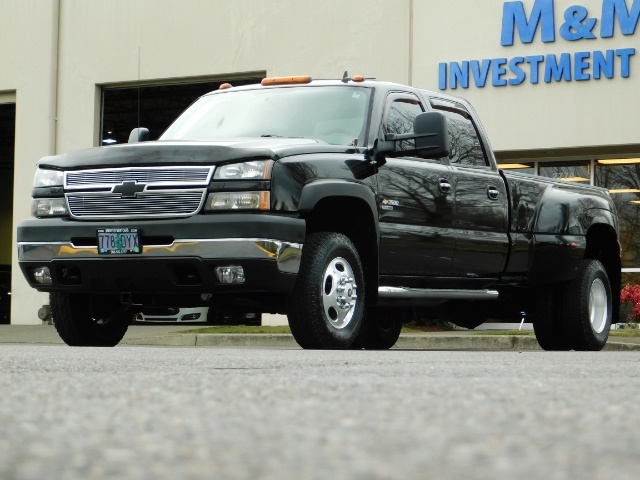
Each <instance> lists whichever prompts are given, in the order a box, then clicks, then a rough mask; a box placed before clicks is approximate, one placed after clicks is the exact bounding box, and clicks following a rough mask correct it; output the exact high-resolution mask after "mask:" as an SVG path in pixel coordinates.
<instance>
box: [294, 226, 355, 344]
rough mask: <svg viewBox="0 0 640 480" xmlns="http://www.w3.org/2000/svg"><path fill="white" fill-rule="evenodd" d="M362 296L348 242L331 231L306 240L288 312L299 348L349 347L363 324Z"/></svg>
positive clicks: (340, 235)
mask: <svg viewBox="0 0 640 480" xmlns="http://www.w3.org/2000/svg"><path fill="white" fill-rule="evenodd" d="M341 289H342V292H341V291H340V290H341ZM364 291H365V288H364V274H363V270H362V264H361V263H360V257H359V256H358V252H357V250H356V248H355V246H354V245H353V243H352V242H351V240H349V238H348V237H346V236H345V235H342V234H340V233H335V232H321V233H314V234H311V235H309V236H308V237H307V239H306V241H305V244H304V248H303V250H302V261H301V265H300V271H299V272H298V279H297V282H296V286H295V288H294V292H293V295H292V299H291V303H290V308H289V312H288V319H289V326H290V327H291V333H292V334H293V337H294V338H295V340H296V342H298V344H299V345H300V346H301V347H302V348H322V349H331V350H337V349H346V348H349V347H350V346H351V345H352V344H353V342H354V341H355V339H356V337H357V336H358V333H359V331H360V327H361V325H362V317H363V312H364V302H365V298H364V295H365V294H364ZM349 304H350V306H349Z"/></svg>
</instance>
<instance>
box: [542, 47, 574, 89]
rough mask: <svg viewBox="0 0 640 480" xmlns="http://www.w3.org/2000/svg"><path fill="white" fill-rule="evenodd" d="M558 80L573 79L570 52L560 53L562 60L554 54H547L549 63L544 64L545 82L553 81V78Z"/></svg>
mask: <svg viewBox="0 0 640 480" xmlns="http://www.w3.org/2000/svg"><path fill="white" fill-rule="evenodd" d="M552 78H553V79H554V80H555V81H556V82H559V81H560V80H562V79H564V81H565V82H570V81H571V56H570V55H569V54H568V53H563V54H562V55H560V62H559V63H558V58H557V57H556V56H555V55H554V54H550V55H547V63H546V64H545V66H544V83H551V79H552Z"/></svg>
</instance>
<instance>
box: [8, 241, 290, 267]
mask: <svg viewBox="0 0 640 480" xmlns="http://www.w3.org/2000/svg"><path fill="white" fill-rule="evenodd" d="M96 257H101V258H108V256H107V255H99V254H98V248H97V247H82V246H76V245H74V244H73V243H71V242H19V243H18V260H19V261H25V262H32V261H33V262H48V261H51V260H53V259H57V258H74V259H78V258H96ZM117 257H118V258H123V257H131V258H141V257H142V258H145V257H149V258H151V257H154V258H157V257H199V258H202V259H227V258H228V259H239V260H242V259H251V260H275V261H276V262H277V265H278V270H280V271H281V272H283V273H298V270H299V269H300V259H301V258H302V244H301V243H290V242H283V241H280V240H272V239H264V238H228V239H213V240H206V239H194V240H188V239H182V240H175V241H174V242H173V243H172V244H171V245H144V246H143V247H142V253H139V254H130V255H118V256H117Z"/></svg>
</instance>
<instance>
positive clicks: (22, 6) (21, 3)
mask: <svg viewBox="0 0 640 480" xmlns="http://www.w3.org/2000/svg"><path fill="white" fill-rule="evenodd" d="M57 24H58V22H57V15H56V2H55V1H54V0H3V2H2V3H1V4H0V92H4V96H5V98H9V97H11V98H12V101H15V103H16V143H15V162H14V163H15V171H14V179H15V183H14V195H13V206H14V207H13V225H14V228H13V234H12V243H13V245H15V226H16V225H17V223H18V222H19V221H20V220H22V219H23V218H28V217H29V216H30V211H31V186H32V184H33V173H34V171H35V166H36V162H37V161H38V159H39V158H40V157H42V156H44V155H48V154H50V153H51V152H52V151H53V150H54V149H55V141H54V136H53V134H54V132H55V120H56V114H55V80H56V73H57V69H56V38H57ZM12 252H13V254H12V264H13V266H14V268H13V270H12V316H13V322H14V323H23V324H30V323H33V324H37V323H41V322H40V320H39V319H38V317H37V311H38V308H39V306H40V305H42V304H43V303H46V301H47V295H46V294H39V293H38V292H36V291H35V290H33V289H31V288H30V287H29V286H28V285H27V283H26V281H25V280H24V279H23V277H22V273H21V272H20V269H19V268H18V259H17V251H16V249H15V248H13V249H12Z"/></svg>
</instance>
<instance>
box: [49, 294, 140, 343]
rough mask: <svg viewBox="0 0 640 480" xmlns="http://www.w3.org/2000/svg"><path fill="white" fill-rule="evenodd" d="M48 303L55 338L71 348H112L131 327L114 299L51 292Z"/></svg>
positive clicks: (121, 308)
mask: <svg viewBox="0 0 640 480" xmlns="http://www.w3.org/2000/svg"><path fill="white" fill-rule="evenodd" d="M50 301H51V312H52V317H53V320H54V325H55V327H56V330H57V331H58V335H60V338H62V340H64V342H65V343H66V344H67V345H70V346H73V347H114V346H116V345H117V344H118V343H119V342H120V340H122V337H124V334H125V333H126V332H127V328H129V324H130V323H131V314H130V313H129V312H127V311H126V309H124V308H123V307H122V306H121V305H120V302H119V301H118V299H117V298H116V297H110V296H90V295H80V294H70V293H62V292H54V293H52V294H51V295H50Z"/></svg>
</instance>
